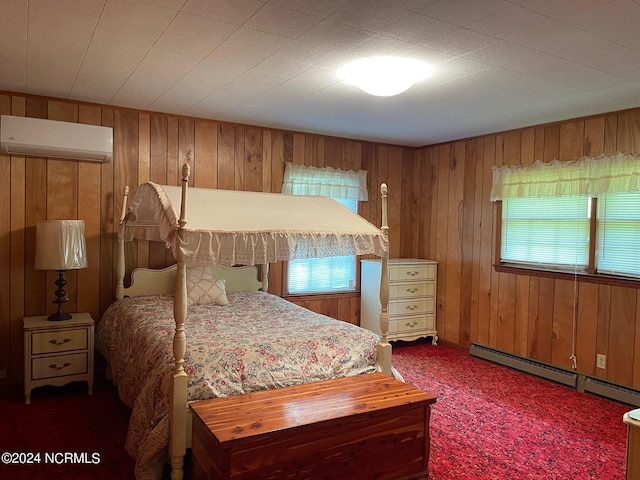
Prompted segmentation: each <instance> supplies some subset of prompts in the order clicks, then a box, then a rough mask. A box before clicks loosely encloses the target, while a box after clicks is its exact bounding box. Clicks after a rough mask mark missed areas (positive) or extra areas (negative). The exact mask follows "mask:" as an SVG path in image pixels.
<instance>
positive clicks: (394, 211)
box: [0, 92, 414, 384]
mask: <svg viewBox="0 0 640 480" xmlns="http://www.w3.org/2000/svg"><path fill="white" fill-rule="evenodd" d="M0 114H2V115H17V116H28V117H37V118H49V119H52V120H63V121H69V122H80V123H87V124H94V125H104V126H109V127H113V129H114V159H113V162H109V163H105V164H95V163H88V162H77V161H69V160H54V159H42V158H30V157H27V158H25V157H20V156H11V157H8V156H0V370H5V371H6V373H7V374H8V378H7V379H6V380H0V384H3V383H19V382H21V379H22V372H23V340H22V335H23V333H22V319H23V317H24V316H30V315H43V314H50V313H52V312H53V311H54V305H53V304H52V303H51V301H52V300H53V299H54V295H53V292H54V290H55V285H54V280H55V274H54V273H53V272H44V271H38V270H35V269H34V249H35V225H36V224H37V223H38V222H39V221H42V220H45V219H75V218H78V219H82V220H84V221H85V227H86V237H87V250H88V254H89V267H88V268H87V269H83V270H79V271H69V272H67V273H66V279H67V281H68V284H67V287H66V289H67V292H68V296H69V303H68V304H66V305H65V311H69V312H74V311H87V312H90V313H91V315H92V316H93V317H94V318H95V319H99V318H100V316H101V314H102V313H103V312H104V310H105V309H106V308H107V306H108V305H109V304H110V303H111V302H112V301H113V300H114V285H115V284H114V281H115V280H114V260H115V259H114V252H115V248H114V246H115V245H114V242H115V231H116V226H117V225H118V222H119V215H120V212H121V210H122V191H123V189H124V186H125V185H128V186H129V187H130V188H131V189H132V192H133V191H134V190H135V188H136V186H137V185H138V184H139V183H142V182H144V181H149V180H150V181H154V182H157V183H163V184H175V185H177V184H179V172H180V167H181V165H182V163H183V162H184V160H185V158H186V155H187V152H189V151H191V152H192V155H191V161H190V164H191V167H192V168H191V171H192V177H191V179H192V185H194V186H197V187H213V188H222V189H235V190H248V191H264V192H279V191H280V188H281V185H282V178H283V172H284V165H285V162H294V163H299V164H305V165H314V166H319V167H322V166H331V167H334V168H341V169H345V170H349V169H355V170H358V169H365V170H367V171H368V172H369V175H368V182H369V191H370V192H371V193H370V199H369V201H367V202H362V203H361V205H360V208H361V214H362V215H363V216H364V217H365V218H367V219H368V220H369V221H371V222H372V223H374V224H377V225H379V224H380V216H381V215H380V205H379V201H380V194H379V184H380V183H381V182H386V183H387V184H388V185H389V190H390V200H389V203H390V212H391V213H390V223H391V232H390V241H391V245H392V247H391V254H392V256H396V257H399V256H409V255H411V252H409V250H408V248H409V246H410V245H411V239H410V235H411V231H410V230H407V232H406V233H405V232H402V231H401V230H400V224H401V222H402V223H407V222H408V221H409V220H411V217H410V216H407V214H406V213H404V211H403V210H401V207H409V206H410V203H408V202H412V201H413V200H412V199H411V198H404V197H403V195H402V189H403V188H404V187H405V186H406V185H405V183H404V180H403V179H404V174H405V173H406V172H405V171H404V169H403V168H399V166H400V165H404V162H405V161H406V162H408V165H412V162H413V156H414V149H412V148H403V147H398V146H389V145H383V144H376V143H370V142H360V141H353V140H348V139H341V138H334V137H326V136H320V135H311V134H304V133H297V132H291V131H281V130H273V129H266V128H260V127H252V126H244V125H233V124H228V123H221V122H215V121H210V120H201V119H194V118H188V117H177V116H170V115H162V114H154V113H149V112H143V111H136V110H128V109H119V108H113V107H108V106H101V105H93V104H91V105H90V104H84V103H78V102H70V101H63V100H58V99H52V98H44V97H37V96H30V95H22V94H12V93H2V92H0ZM408 178H410V177H408ZM410 211H411V209H410V208H409V209H408V212H409V215H410ZM401 212H403V213H401ZM126 256H127V264H128V270H131V268H132V266H133V265H140V266H151V267H163V266H165V265H168V264H171V263H173V261H172V259H171V258H170V255H167V252H166V250H165V249H164V247H163V246H162V245H158V244H153V243H149V242H135V243H134V242H132V243H129V244H127V246H126ZM269 281H270V291H271V292H272V293H275V294H278V295H282V294H283V290H282V265H281V264H276V265H272V266H271V268H270V278H269ZM293 300H294V301H295V302H296V303H299V304H301V305H303V306H306V307H308V308H311V309H313V310H316V311H318V312H320V313H325V314H327V315H331V316H334V317H336V318H340V319H341V320H345V321H348V322H351V323H358V318H359V310H360V309H359V304H360V302H359V295H358V294H351V295H343V296H330V297H326V298H318V297H315V298H301V299H293Z"/></svg>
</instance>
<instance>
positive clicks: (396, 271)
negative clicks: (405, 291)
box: [389, 264, 436, 282]
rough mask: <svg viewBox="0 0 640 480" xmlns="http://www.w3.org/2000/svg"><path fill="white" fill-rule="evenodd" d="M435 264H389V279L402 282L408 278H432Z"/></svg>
mask: <svg viewBox="0 0 640 480" xmlns="http://www.w3.org/2000/svg"><path fill="white" fill-rule="evenodd" d="M435 272H436V266H435V265H428V264H417V265H407V264H399V265H389V281H390V282H402V281H405V282H406V281H409V280H432V279H434V278H435Z"/></svg>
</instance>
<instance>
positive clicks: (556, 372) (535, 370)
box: [469, 343, 578, 388]
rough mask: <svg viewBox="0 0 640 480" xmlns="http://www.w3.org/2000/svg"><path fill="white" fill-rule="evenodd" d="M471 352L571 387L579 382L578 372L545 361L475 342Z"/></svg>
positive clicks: (470, 348)
mask: <svg viewBox="0 0 640 480" xmlns="http://www.w3.org/2000/svg"><path fill="white" fill-rule="evenodd" d="M469 353H470V354H471V355H473V356H474V357H478V358H482V359H484V360H489V361H490V362H494V363H498V364H500V365H504V366H506V367H510V368H514V369H516V370H520V371H523V372H527V373H531V374H532V375H537V376H538V377H542V378H546V379H549V380H553V381H554V382H558V383H562V384H564V385H568V386H570V387H574V388H575V387H576V386H577V384H578V374H576V373H573V372H569V371H567V370H562V369H561V368H556V367H552V366H550V365H545V364H544V363H539V362H534V361H533V360H529V359H527V358H522V357H518V356H517V355H511V354H509V353H504V352H499V351H498V350H494V349H492V348H488V347H483V346H482V345H477V344H475V343H472V344H471V346H470V347H469Z"/></svg>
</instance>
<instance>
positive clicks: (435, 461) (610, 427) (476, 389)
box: [393, 344, 634, 480]
mask: <svg viewBox="0 0 640 480" xmlns="http://www.w3.org/2000/svg"><path fill="white" fill-rule="evenodd" d="M393 361H394V365H395V366H396V368H397V369H398V371H400V372H401V373H402V375H403V376H404V379H405V381H406V382H407V383H409V384H412V385H414V386H416V387H419V388H421V389H423V390H425V391H428V392H430V393H432V394H434V395H436V396H437V397H438V401H437V403H436V404H435V406H434V407H433V410H432V415H431V459H430V462H429V463H430V479H433V480H441V479H456V480H466V479H473V480H483V479H484V480H498V479H500V480H509V479H511V480H525V479H535V480H588V479H592V480H623V479H624V477H625V461H626V426H625V425H624V424H623V422H622V416H623V414H624V413H625V412H627V411H629V410H632V409H633V408H634V407H629V406H626V405H622V404H619V403H616V402H612V401H610V400H606V399H603V398H600V397H597V396H594V395H590V394H585V393H580V392H577V391H576V390H573V389H570V388H568V387H565V386H563V385H559V384H556V383H553V382H550V381H547V380H543V379H540V378H537V377H534V376H531V375H527V374H524V373H521V372H517V371H514V370H511V369H508V368H505V367H502V366H498V365H494V364H492V363H489V362H486V361H484V360H480V359H477V358H474V357H470V356H469V355H467V354H464V353H460V352H457V351H454V350H451V349H447V348H443V347H441V346H437V347H434V346H432V345H430V344H418V345H415V344H414V345H407V346H396V347H395V348H394V353H393Z"/></svg>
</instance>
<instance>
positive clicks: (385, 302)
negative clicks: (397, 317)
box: [377, 183, 393, 375]
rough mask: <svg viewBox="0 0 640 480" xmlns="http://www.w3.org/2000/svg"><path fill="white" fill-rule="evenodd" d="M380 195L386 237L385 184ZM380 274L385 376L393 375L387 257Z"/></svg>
mask: <svg viewBox="0 0 640 480" xmlns="http://www.w3.org/2000/svg"><path fill="white" fill-rule="evenodd" d="M380 193H381V194H382V226H381V227H380V229H381V230H382V232H383V233H384V234H385V236H387V237H388V235H389V225H388V221H387V184H386V183H383V184H382V185H381V186H380ZM381 262H382V265H381V273H380V332H381V336H380V343H378V349H377V354H378V355H377V359H378V365H379V366H380V368H381V369H382V371H383V372H384V373H386V374H387V375H393V374H392V372H391V344H390V343H389V342H388V341H387V334H388V333H389V310H388V308H389V272H388V255H387V256H383V257H382V259H381Z"/></svg>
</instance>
